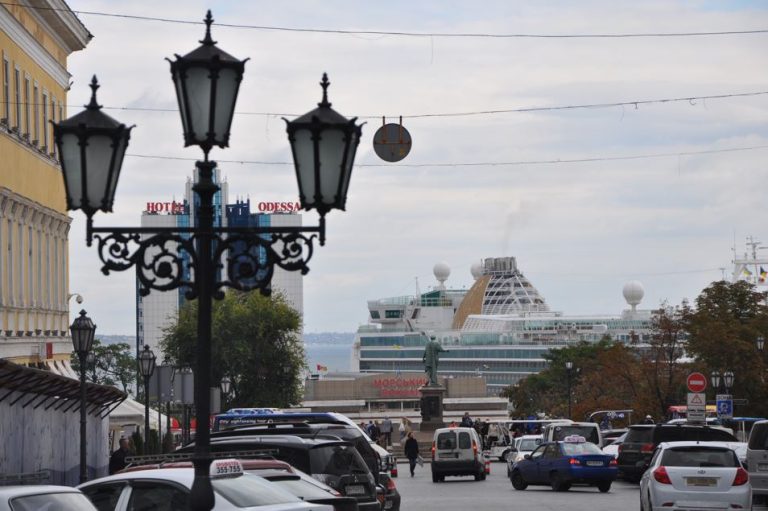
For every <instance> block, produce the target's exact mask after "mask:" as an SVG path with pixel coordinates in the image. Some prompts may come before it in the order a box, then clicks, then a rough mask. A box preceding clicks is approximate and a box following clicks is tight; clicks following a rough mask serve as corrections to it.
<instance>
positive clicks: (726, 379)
mask: <svg viewBox="0 0 768 511" xmlns="http://www.w3.org/2000/svg"><path fill="white" fill-rule="evenodd" d="M733 379H734V376H733V371H725V372H724V373H723V385H724V386H725V393H726V394H730V393H731V389H732V388H733Z"/></svg>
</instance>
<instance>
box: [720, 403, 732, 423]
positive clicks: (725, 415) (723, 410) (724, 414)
mask: <svg viewBox="0 0 768 511" xmlns="http://www.w3.org/2000/svg"><path fill="white" fill-rule="evenodd" d="M717 416H718V417H720V418H721V419H731V418H733V399H718V400H717Z"/></svg>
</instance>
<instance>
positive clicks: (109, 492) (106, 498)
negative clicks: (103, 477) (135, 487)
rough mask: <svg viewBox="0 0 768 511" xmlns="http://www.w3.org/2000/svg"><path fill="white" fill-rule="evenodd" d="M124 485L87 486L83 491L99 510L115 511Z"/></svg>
mask: <svg viewBox="0 0 768 511" xmlns="http://www.w3.org/2000/svg"><path fill="white" fill-rule="evenodd" d="M124 487H125V486H124V485H122V484H103V485H99V486H91V487H89V488H85V489H84V490H83V493H85V495H86V496H87V497H88V499H90V501H91V502H92V503H93V505H94V506H95V507H96V509H98V510H99V511H114V509H115V507H117V501H118V500H119V499H120V494H121V493H122V492H123V488H124Z"/></svg>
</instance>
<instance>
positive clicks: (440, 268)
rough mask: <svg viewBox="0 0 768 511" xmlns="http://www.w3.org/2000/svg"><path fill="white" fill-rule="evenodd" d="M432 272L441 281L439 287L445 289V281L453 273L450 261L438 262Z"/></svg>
mask: <svg viewBox="0 0 768 511" xmlns="http://www.w3.org/2000/svg"><path fill="white" fill-rule="evenodd" d="M432 273H434V275H435V278H436V279H437V281H438V282H439V283H440V286H439V288H440V289H445V281H446V280H448V277H449V276H450V275H451V267H450V266H448V263H444V262H440V263H437V264H436V265H435V266H434V268H432Z"/></svg>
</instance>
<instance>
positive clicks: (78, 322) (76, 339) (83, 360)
mask: <svg viewBox="0 0 768 511" xmlns="http://www.w3.org/2000/svg"><path fill="white" fill-rule="evenodd" d="M69 330H70V332H72V346H73V347H74V348H75V353H77V358H78V362H79V364H80V483H81V484H82V483H84V482H86V481H87V480H88V460H87V459H86V436H87V435H86V426H87V424H86V413H85V412H86V408H87V406H86V400H87V397H88V396H87V394H86V383H85V372H86V370H87V369H88V368H87V367H86V366H87V365H88V354H89V353H90V351H91V347H92V346H93V337H94V335H95V334H96V325H94V324H93V321H91V318H89V317H88V316H86V312H85V311H84V310H81V311H80V316H79V317H78V318H75V320H74V321H73V322H72V325H71V326H70V327H69Z"/></svg>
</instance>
